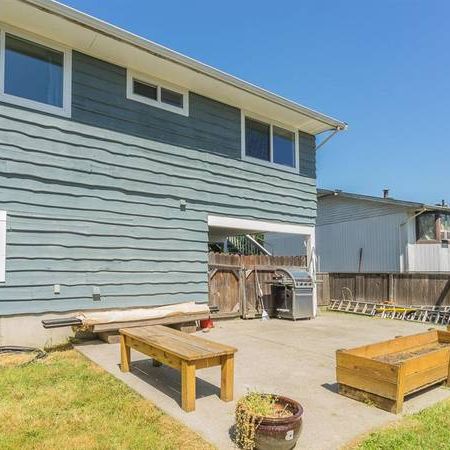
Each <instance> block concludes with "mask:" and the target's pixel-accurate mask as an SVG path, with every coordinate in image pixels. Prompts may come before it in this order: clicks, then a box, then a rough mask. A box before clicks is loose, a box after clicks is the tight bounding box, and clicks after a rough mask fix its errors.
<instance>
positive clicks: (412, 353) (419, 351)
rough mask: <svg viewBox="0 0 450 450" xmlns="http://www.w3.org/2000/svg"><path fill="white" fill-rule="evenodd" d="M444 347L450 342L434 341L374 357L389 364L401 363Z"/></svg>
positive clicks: (449, 345) (448, 346) (447, 346)
mask: <svg viewBox="0 0 450 450" xmlns="http://www.w3.org/2000/svg"><path fill="white" fill-rule="evenodd" d="M442 348H450V343H447V342H433V343H432V344H428V345H424V346H421V347H418V348H415V349H412V350H408V351H404V352H398V353H389V354H387V355H380V356H376V357H374V358H373V359H374V360H376V361H381V362H384V363H388V364H399V363H401V362H403V361H406V360H408V359H411V358H414V357H416V356H421V355H425V354H427V353H431V352H434V351H436V350H441V349H442Z"/></svg>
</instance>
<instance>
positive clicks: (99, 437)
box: [0, 350, 213, 450]
mask: <svg viewBox="0 0 450 450" xmlns="http://www.w3.org/2000/svg"><path fill="white" fill-rule="evenodd" d="M0 418H1V420H0V448H1V449H2V450H6V449H11V450H12V449H14V450H16V449H22V450H26V449H33V450H37V449H96V450H97V449H105V450H106V449H108V450H112V449H152V450H153V449H155V450H159V449H183V450H185V449H193V450H194V449H195V450H203V449H212V448H213V447H212V446H211V445H209V444H208V443H206V442H205V441H204V440H202V438H201V437H200V436H199V435H197V434H195V433H194V432H192V431H191V430H189V429H188V428H186V427H184V426H183V425H181V424H180V423H178V422H176V421H175V420H174V419H172V418H170V417H169V416H167V415H165V414H164V413H163V412H161V411H160V410H159V409H157V408H156V407H155V406H153V405H152V404H151V403H150V402H148V401H146V400H144V399H143V398H141V397H140V396H139V395H138V394H136V393H135V392H133V391H132V390H130V389H129V388H128V387H127V386H126V385H125V384H123V383H121V382H120V381H118V380H117V379H115V378H114V377H113V376H111V375H109V374H108V373H106V372H105V371H104V370H102V369H100V368H99V367H97V366H95V365H94V364H93V363H91V362H90V361H88V360H87V359H86V358H85V357H83V356H82V355H80V354H79V353H78V352H76V351H75V350H67V351H61V352H53V353H50V354H49V356H48V357H47V358H46V359H43V360H41V361H38V362H35V363H32V364H30V365H28V366H24V367H17V366H9V367H8V366H3V367H2V366H0Z"/></svg>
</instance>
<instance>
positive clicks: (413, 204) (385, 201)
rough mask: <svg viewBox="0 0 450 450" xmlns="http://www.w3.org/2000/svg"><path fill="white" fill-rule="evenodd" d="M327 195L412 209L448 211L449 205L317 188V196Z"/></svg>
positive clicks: (449, 209) (449, 210)
mask: <svg viewBox="0 0 450 450" xmlns="http://www.w3.org/2000/svg"><path fill="white" fill-rule="evenodd" d="M329 196H335V197H344V198H350V199H354V200H365V201H369V202H376V203H383V204H390V205H396V206H402V207H405V208H412V209H425V210H429V211H445V212H450V206H441V205H430V204H426V203H420V202H411V201H408V200H399V199H395V198H391V197H387V198H384V197H375V196H372V195H364V194H355V193H353V192H344V191H341V190H339V189H336V190H334V191H333V190H332V189H321V188H318V189H317V197H318V198H323V197H329Z"/></svg>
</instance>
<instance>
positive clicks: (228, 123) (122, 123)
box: [72, 52, 241, 158]
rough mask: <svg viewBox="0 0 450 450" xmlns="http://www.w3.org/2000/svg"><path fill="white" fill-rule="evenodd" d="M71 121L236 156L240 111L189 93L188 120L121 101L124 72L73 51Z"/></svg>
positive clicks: (154, 108) (237, 151) (238, 145)
mask: <svg viewBox="0 0 450 450" xmlns="http://www.w3.org/2000/svg"><path fill="white" fill-rule="evenodd" d="M72 65H73V82H72V86H73V87H72V119H73V120H75V121H77V122H81V123H85V124H88V125H93V126H97V127H102V128H107V129H111V130H114V131H120V132H123V133H127V134H133V135H135V136H139V137H143V138H148V139H152V140H155V141H158V142H165V143H169V144H173V145H179V146H182V147H189V148H193V149H197V150H202V151H206V152H212V153H219V154H223V155H226V156H229V157H233V158H239V157H240V155H241V128H240V127H241V116H240V110H239V109H237V108H234V107H232V106H229V105H225V104H223V103H220V102H217V101H214V100H212V99H209V98H206V97H203V96H201V95H197V94H195V93H192V92H191V93H189V117H185V116H183V115H180V114H176V113H173V112H170V111H166V110H164V109H161V108H157V107H154V106H151V105H147V104H143V103H140V102H136V101H134V100H129V99H127V98H126V69H125V68H123V67H119V66H116V65H114V64H110V63H107V62H104V61H100V60H98V59H96V58H93V57H90V56H87V55H85V54H82V53H79V52H73V61H72Z"/></svg>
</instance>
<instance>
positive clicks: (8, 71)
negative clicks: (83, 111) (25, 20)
mask: <svg viewBox="0 0 450 450" xmlns="http://www.w3.org/2000/svg"><path fill="white" fill-rule="evenodd" d="M0 41H1V46H0V63H1V64H0V100H1V101H5V102H8V103H14V104H17V105H19V106H24V107H29V108H34V109H39V110H41V111H45V112H49V113H56V114H61V115H65V116H69V115H70V102H71V98H70V90H71V70H72V69H71V54H70V51H68V50H66V49H62V48H60V47H55V46H53V45H49V44H47V43H43V42H41V41H39V42H37V41H36V40H35V39H30V38H28V37H24V36H22V35H21V34H20V33H16V32H14V33H10V32H9V31H4V30H2V31H1V34H0Z"/></svg>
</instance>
